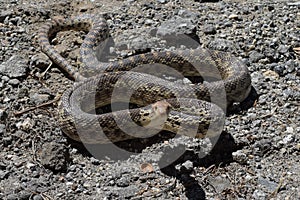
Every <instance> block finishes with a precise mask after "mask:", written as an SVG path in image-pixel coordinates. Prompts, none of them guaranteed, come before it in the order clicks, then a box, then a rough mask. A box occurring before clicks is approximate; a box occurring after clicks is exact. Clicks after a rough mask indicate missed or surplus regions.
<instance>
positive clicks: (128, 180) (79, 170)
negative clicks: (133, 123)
mask: <svg viewBox="0 0 300 200" xmlns="http://www.w3.org/2000/svg"><path fill="white" fill-rule="evenodd" d="M299 8H300V2H299V1H290V0H274V1H265V0H249V1H240V0H223V1H222V0H220V1H209V0H206V1H205V0H203V1H196V0H195V1H192V0H186V1H181V0H174V1H173V0H151V1H146V0H141V1H137V0H127V1H120V0H119V1H117V0H111V1H107V0H103V1H97V0H94V1H92V0H91V1H68V0H60V1H58V0H52V1H40V0H37V1H28V0H20V1H18V0H0V38H1V40H0V41H1V43H0V49H1V53H0V88H1V93H0V120H1V121H0V140H1V142H0V150H1V151H0V158H1V159H0V199H9V200H14V199H34V200H39V199H152V198H158V199H260V200H261V199H300V188H299V185H300V156H299V155H300V134H299V132H300V115H299V112H300V89H299V88H300V79H299V77H300V64H299V56H300V15H299V13H300V12H299ZM81 13H97V14H103V15H104V17H105V18H106V19H107V22H108V24H109V26H110V33H111V35H112V38H114V44H111V45H113V46H111V47H110V48H109V50H110V52H111V54H115V55H114V56H117V57H126V56H129V55H132V54H136V53H140V52H147V51H149V50H150V49H158V50H161V49H174V48H181V47H182V46H187V47H188V48H190V47H192V46H193V45H194V44H195V42H196V44H197V45H198V46H202V47H205V48H210V49H215V50H221V51H228V52H231V53H232V54H234V55H236V56H237V57H239V58H240V59H242V60H243V61H244V62H245V63H246V65H247V66H248V68H249V71H250V73H251V77H252V86H253V91H254V92H253V94H252V95H253V96H255V92H256V93H257V94H258V97H259V98H254V100H253V101H252V103H251V106H249V107H247V109H240V110H237V112H234V113H232V114H228V116H227V118H226V124H225V127H224V132H223V133H222V135H221V137H220V138H218V139H219V140H218V141H217V143H216V144H215V143H214V142H211V141H209V140H207V139H205V140H199V139H191V138H186V137H175V138H171V139H168V138H164V139H162V138H161V137H158V138H154V139H153V140H152V139H151V140H148V139H141V140H134V141H128V142H122V143H120V144H117V145H118V147H117V146H114V145H100V146H98V145H90V146H83V145H81V144H80V143H77V142H74V141H71V140H70V139H68V138H67V137H66V136H65V135H63V134H62V132H61V130H60V128H59V126H58V123H57V120H56V118H55V117H56V114H57V100H58V98H59V95H60V94H62V93H63V91H64V90H65V89H66V88H68V87H70V86H72V84H73V82H72V81H71V80H69V79H68V78H67V77H66V76H65V74H63V73H61V71H60V70H59V69H58V68H57V67H56V65H55V64H52V66H51V68H50V69H48V70H46V69H47V68H48V66H49V65H50V64H51V61H50V59H49V58H48V57H47V56H46V55H45V54H43V53H42V52H41V49H40V47H39V44H38V43H37V32H38V29H39V27H40V26H41V25H42V24H43V23H44V22H45V21H47V20H49V19H51V18H53V17H54V16H60V17H70V16H76V15H78V14H81ZM85 34H86V33H84V32H81V31H66V32H60V33H58V34H57V36H56V38H55V39H53V40H52V43H53V45H55V48H56V49H57V51H59V52H60V53H61V54H62V55H63V56H64V57H66V59H67V60H68V61H69V62H70V63H71V64H72V65H73V66H74V67H79V66H80V62H79V47H80V44H81V43H82V41H83V39H84V35H85ZM182 34H186V35H188V36H190V38H192V39H193V40H192V41H193V42H191V43H187V42H181V43H180V41H182V39H178V38H180V36H182ZM174 35H175V37H171V36H174ZM176 38H177V39H176ZM174 41H175V42H174ZM178 43H180V44H179V45H178ZM189 44H191V46H189ZM45 71H46V72H45ZM44 72H45V73H44ZM256 97H257V96H256ZM237 108H241V106H240V105H237ZM163 135H165V134H163ZM166 135H168V134H167V133H166ZM211 146H213V147H214V148H213V149H212V150H211V149H210V148H211ZM121 148H122V149H126V151H125V150H123V151H122V150H120V149H121ZM87 150H89V152H90V153H88V151H87ZM129 150H130V151H129ZM133 152H135V153H133ZM207 152H209V154H208V155H207Z"/></svg>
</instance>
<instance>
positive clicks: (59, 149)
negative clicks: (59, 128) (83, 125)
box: [40, 142, 70, 171]
mask: <svg viewBox="0 0 300 200" xmlns="http://www.w3.org/2000/svg"><path fill="white" fill-rule="evenodd" d="M69 157H70V156H69V151H68V149H67V147H66V146H64V145H62V144H57V143H54V142H51V143H46V144H44V145H43V148H42V149H41V153H40V161H41V164H42V165H44V166H45V167H46V168H48V169H51V170H53V171H65V170H66V169H67V163H68V161H69Z"/></svg>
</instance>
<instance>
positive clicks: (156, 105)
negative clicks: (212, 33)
mask: <svg viewBox="0 0 300 200" xmlns="http://www.w3.org/2000/svg"><path fill="white" fill-rule="evenodd" d="M70 29H73V30H84V31H86V32H88V33H87V35H86V36H85V39H84V41H83V44H82V45H81V47H80V55H81V60H82V63H83V64H84V66H83V67H82V68H81V69H80V70H79V71H78V70H74V69H73V67H72V66H71V65H70V64H69V63H68V62H67V61H66V60H65V58H63V57H62V56H61V55H59V53H58V52H57V51H56V50H55V49H54V48H53V46H52V45H51V44H50V42H49V38H51V37H52V38H53V37H55V34H56V33H57V32H59V31H64V30H70ZM108 37H109V30H108V25H107V23H106V21H105V19H103V18H101V17H99V16H97V15H80V16H77V17H73V18H69V19H61V18H56V19H52V20H50V21H47V22H46V23H45V24H44V25H43V26H42V27H41V29H40V31H39V33H38V40H39V43H40V45H41V49H42V51H43V52H44V53H45V54H47V55H48V56H49V57H50V58H51V59H52V60H53V61H54V62H55V63H56V64H57V65H58V67H59V68H60V69H61V70H63V71H65V72H66V73H67V74H68V75H69V76H70V77H71V78H72V79H75V80H76V81H77V82H76V83H75V84H74V86H73V87H72V88H71V89H67V90H66V91H65V92H64V94H63V95H62V97H61V99H60V103H59V112H58V122H59V124H60V127H61V129H62V131H63V132H64V133H65V134H66V135H67V136H69V137H70V138H72V139H74V140H77V141H81V142H84V143H110V142H118V141H123V140H127V139H132V138H143V137H149V136H151V135H153V134H155V133H157V131H158V130H168V131H171V132H174V133H177V134H181V135H187V136H191V137H196V138H203V137H214V136H217V135H218V134H220V133H221V131H222V128H223V124H224V117H225V114H224V112H225V110H226V107H227V106H228V105H230V104H231V103H233V102H241V101H243V100H244V99H245V98H246V97H247V96H248V94H249V92H250V88H251V78H250V74H249V72H248V69H247V67H246V66H245V65H244V64H243V63H242V62H241V61H240V60H239V59H237V58H236V57H234V56H233V55H231V54H230V53H227V52H220V51H214V50H208V49H203V48H199V49H192V50H181V51H179V50H178V51H174V52H173V51H162V52H149V53H145V54H139V55H135V56H131V57H128V58H125V59H120V60H117V61H114V62H109V63H103V62H100V61H98V59H97V57H96V53H95V49H96V48H97V47H98V46H99V45H100V44H101V42H104V41H105V40H106V39H107V38H108ZM157 63H158V64H160V65H159V66H158V67H153V66H154V64H157ZM147 64H148V65H147ZM144 66H146V67H144ZM145 69H147V70H148V71H147V70H145ZM146 71H147V72H146ZM170 72H172V75H174V74H176V75H178V74H179V76H180V77H181V78H182V77H202V79H203V80H204V81H202V83H182V82H180V81H169V80H166V79H165V78H162V75H164V74H168V73H170ZM173 72H174V73H173ZM120 102H125V106H124V105H123V104H120ZM129 102H130V103H132V104H134V105H136V106H135V107H133V108H132V107H130V109H129ZM106 105H111V111H112V112H104V113H102V114H99V113H98V112H96V110H98V109H99V108H102V107H103V106H106ZM120 105H121V108H120ZM118 106H119V107H118Z"/></svg>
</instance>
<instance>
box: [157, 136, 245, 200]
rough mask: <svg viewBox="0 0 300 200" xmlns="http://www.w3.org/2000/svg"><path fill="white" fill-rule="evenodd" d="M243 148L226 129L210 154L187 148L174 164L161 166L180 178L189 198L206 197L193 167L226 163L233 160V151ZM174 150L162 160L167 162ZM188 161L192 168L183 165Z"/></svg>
mask: <svg viewBox="0 0 300 200" xmlns="http://www.w3.org/2000/svg"><path fill="white" fill-rule="evenodd" d="M241 148H242V145H237V144H236V143H235V141H234V139H233V137H232V136H231V135H230V134H228V133H227V132H225V131H224V132H222V134H221V135H220V137H219V138H218V140H217V143H216V144H215V145H214V147H213V149H212V150H211V151H210V153H209V155H207V156H205V157H201V156H199V154H197V153H196V151H194V150H187V151H185V152H184V153H183V154H182V156H180V157H179V158H178V159H177V160H176V161H174V162H173V163H172V164H170V165H169V166H167V167H164V168H161V172H163V173H164V174H166V175H168V176H172V177H175V178H176V179H177V180H179V181H180V182H181V183H182V184H183V185H184V187H185V193H186V197H187V198H188V199H206V198H205V192H204V190H203V189H202V187H201V186H200V185H199V181H197V180H196V179H195V178H194V176H191V174H195V171H194V170H193V168H194V167H196V168H197V167H205V168H209V167H211V166H222V165H226V164H228V163H230V162H232V161H233V157H232V152H234V151H236V150H238V149H241ZM172 151H173V150H171V149H170V151H169V152H167V153H165V154H164V155H163V156H162V158H161V159H160V160H162V161H163V163H165V161H164V160H165V159H168V157H171V155H172ZM186 161H190V162H192V163H193V168H192V169H186V167H185V166H184V165H182V163H185V162H186ZM176 166H180V168H179V169H178V167H177V168H176Z"/></svg>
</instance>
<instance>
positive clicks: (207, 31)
mask: <svg viewBox="0 0 300 200" xmlns="http://www.w3.org/2000/svg"><path fill="white" fill-rule="evenodd" d="M203 32H204V33H205V34H211V35H213V34H216V33H217V30H216V27H215V26H214V25H212V24H206V25H204V26H203Z"/></svg>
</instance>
